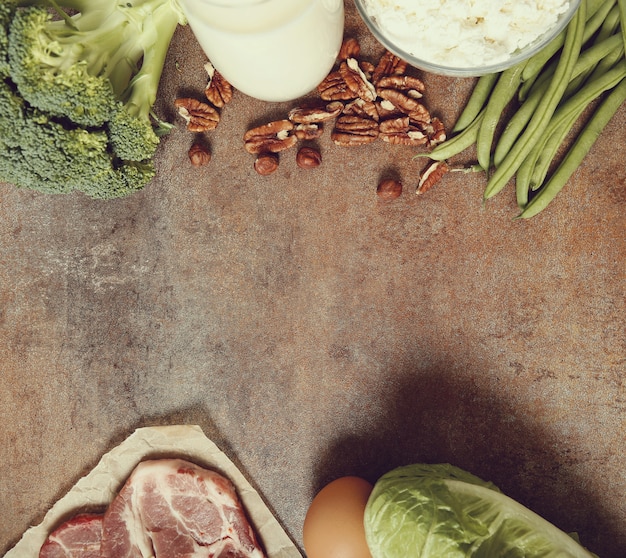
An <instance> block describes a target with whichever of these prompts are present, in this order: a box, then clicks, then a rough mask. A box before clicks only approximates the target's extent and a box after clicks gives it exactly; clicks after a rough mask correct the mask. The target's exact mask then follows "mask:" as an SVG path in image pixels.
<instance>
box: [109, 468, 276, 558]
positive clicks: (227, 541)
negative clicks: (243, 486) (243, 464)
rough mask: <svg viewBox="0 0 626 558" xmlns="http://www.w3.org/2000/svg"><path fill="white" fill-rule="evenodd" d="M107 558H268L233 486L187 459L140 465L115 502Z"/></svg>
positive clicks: (110, 516) (111, 517)
mask: <svg viewBox="0 0 626 558" xmlns="http://www.w3.org/2000/svg"><path fill="white" fill-rule="evenodd" d="M102 557H103V558H152V557H156V558H265V555H264V552H263V551H262V550H261V547H260V545H259V543H258V541H257V538H256V535H255V532H254V530H253V528H252V525H251V524H250V522H249V521H248V519H247V517H246V514H245V512H244V509H243V506H242V504H241V502H240V500H239V497H238V495H237V493H236V491H235V487H234V485H233V484H232V483H231V482H230V480H228V479H227V478H225V477H224V476H222V475H220V474H218V473H217V472H215V471H210V470H207V469H203V468H201V467H199V466H197V465H195V464H193V463H190V462H188V461H185V460H182V459H157V460H149V461H144V462H142V463H140V464H139V465H138V466H137V467H136V468H135V470H134V471H133V473H132V474H131V476H130V478H129V479H128V481H126V483H125V485H124V486H123V487H122V489H121V490H120V492H119V494H118V495H117V496H116V498H115V499H114V500H113V502H111V504H110V506H109V508H108V509H107V511H106V513H105V515H104V522H103V529H102Z"/></svg>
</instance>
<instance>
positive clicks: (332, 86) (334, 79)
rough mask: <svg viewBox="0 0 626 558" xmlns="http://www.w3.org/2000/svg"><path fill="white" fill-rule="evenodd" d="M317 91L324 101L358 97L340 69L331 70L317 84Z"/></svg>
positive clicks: (346, 99)
mask: <svg viewBox="0 0 626 558" xmlns="http://www.w3.org/2000/svg"><path fill="white" fill-rule="evenodd" d="M317 92H318V93H319V96H320V97H321V98H322V99H323V100H324V101H348V100H350V99H354V98H356V94H355V93H354V92H353V91H352V90H351V89H350V88H349V87H348V84H347V83H346V81H345V80H344V79H343V76H342V75H341V72H339V70H335V71H334V72H330V74H328V75H327V76H326V77H325V78H324V79H323V80H322V82H321V83H320V84H319V85H318V86H317Z"/></svg>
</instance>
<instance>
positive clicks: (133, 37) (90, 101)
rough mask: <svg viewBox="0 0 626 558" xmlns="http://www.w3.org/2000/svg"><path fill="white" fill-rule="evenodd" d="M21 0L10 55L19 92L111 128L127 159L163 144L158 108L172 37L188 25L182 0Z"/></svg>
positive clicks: (57, 112)
mask: <svg viewBox="0 0 626 558" xmlns="http://www.w3.org/2000/svg"><path fill="white" fill-rule="evenodd" d="M18 2H19V3H20V5H21V6H26V7H22V8H21V9H18V10H17V12H16V14H15V16H14V17H13V19H12V22H11V26H10V32H9V45H8V53H9V65H10V75H11V79H12V80H13V82H14V83H15V84H16V85H17V88H18V90H19V92H20V94H21V96H22V97H24V99H25V100H26V101H27V102H28V103H29V104H30V105H32V106H34V107H36V108H38V109H40V110H42V111H44V112H46V113H48V114H50V115H52V116H54V117H59V118H60V117H63V118H68V119H70V120H71V121H72V122H74V123H76V124H78V125H80V126H86V127H107V128H108V130H109V133H110V136H111V144H112V146H113V148H114V149H116V150H118V153H117V154H118V156H119V157H120V158H122V159H125V160H136V161H140V160H145V159H149V158H151V157H152V156H153V155H154V152H155V150H156V147H157V145H158V144H159V136H158V134H157V133H156V131H155V129H154V127H156V126H157V125H158V124H159V123H158V122H154V121H153V119H152V107H153V105H154V102H155V100H156V94H157V89H158V86H159V81H160V78H161V73H162V71H163V64H164V62H165V56H166V54H167V50H168V48H169V45H170V42H171V39H172V36H173V34H174V31H175V30H176V27H177V26H178V25H179V24H184V23H185V18H184V15H183V13H182V11H181V10H180V8H179V6H178V4H177V3H176V0H135V1H134V2H131V1H128V2H120V1H119V0H57V1H56V2H52V1H51V0H18ZM50 4H52V5H54V6H55V8H56V10H57V11H58V12H59V14H60V17H53V15H52V14H51V13H50V10H49V9H47V8H46V6H49V5H50ZM63 9H65V10H66V11H63ZM70 14H71V15H70Z"/></svg>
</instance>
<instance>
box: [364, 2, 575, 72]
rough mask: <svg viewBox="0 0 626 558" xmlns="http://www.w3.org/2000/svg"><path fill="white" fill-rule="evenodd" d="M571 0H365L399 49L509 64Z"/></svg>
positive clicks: (459, 63) (440, 58)
mask: <svg viewBox="0 0 626 558" xmlns="http://www.w3.org/2000/svg"><path fill="white" fill-rule="evenodd" d="M569 4H570V3H569V1H568V0H363V5H364V8H365V10H366V11H367V13H368V15H369V16H370V18H371V19H372V20H373V22H374V23H375V25H376V26H377V27H378V28H379V29H380V31H381V33H382V34H383V35H385V36H386V37H387V39H388V40H389V41H390V42H391V43H392V44H394V45H395V46H396V47H397V48H399V49H401V50H403V51H405V52H406V53H408V54H410V55H412V56H414V57H416V58H418V59H421V60H424V61H425V62H429V63H431V64H436V65H440V66H448V67H454V68H475V67H480V66H485V65H492V64H500V63H502V62H505V61H506V60H507V59H508V58H510V56H511V55H512V54H513V53H514V52H516V51H517V50H519V49H522V48H524V47H525V46H527V45H529V44H531V43H533V42H534V41H535V40H536V39H538V38H539V37H541V36H542V35H544V34H545V33H546V32H547V31H549V30H550V29H551V28H553V27H554V25H555V24H556V23H557V20H558V18H559V16H560V15H561V14H563V13H565V12H566V11H567V10H568V8H569Z"/></svg>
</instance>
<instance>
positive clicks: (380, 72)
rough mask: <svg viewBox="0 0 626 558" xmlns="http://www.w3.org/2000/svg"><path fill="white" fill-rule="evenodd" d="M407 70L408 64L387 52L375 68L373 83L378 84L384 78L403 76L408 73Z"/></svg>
mask: <svg viewBox="0 0 626 558" xmlns="http://www.w3.org/2000/svg"><path fill="white" fill-rule="evenodd" d="M406 69H407V63H406V62H405V61H404V60H402V59H401V58H398V57H397V56H396V55H395V54H393V53H391V52H389V51H388V50H387V51H385V53H384V54H383V55H382V56H381V58H380V60H379V61H378V64H377V65H376V67H375V68H374V73H373V74H372V81H373V82H374V83H375V84H376V83H378V81H379V80H380V79H381V78H382V77H383V76H392V75H394V74H398V75H402V74H404V73H405V72H406Z"/></svg>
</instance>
